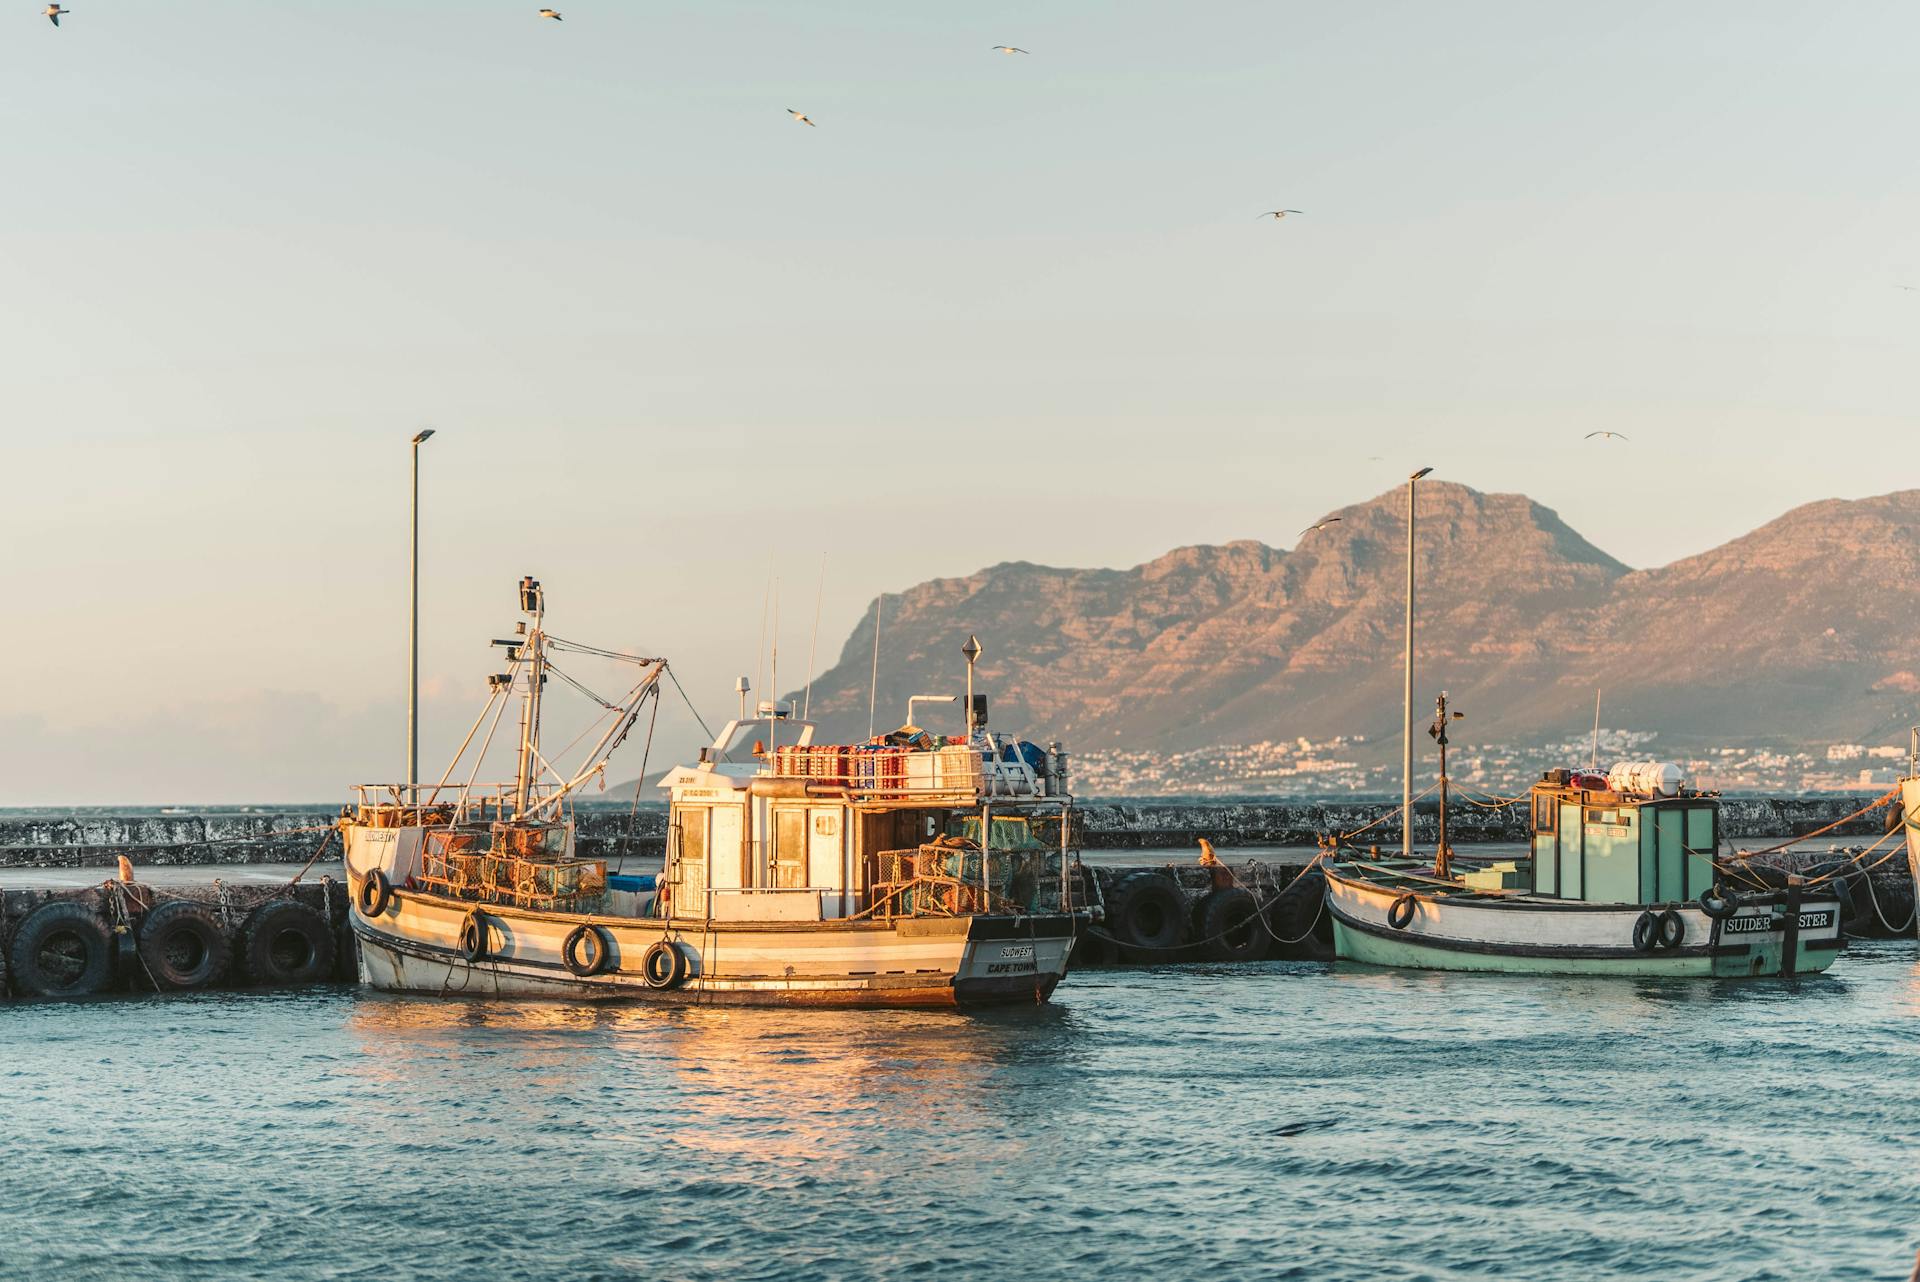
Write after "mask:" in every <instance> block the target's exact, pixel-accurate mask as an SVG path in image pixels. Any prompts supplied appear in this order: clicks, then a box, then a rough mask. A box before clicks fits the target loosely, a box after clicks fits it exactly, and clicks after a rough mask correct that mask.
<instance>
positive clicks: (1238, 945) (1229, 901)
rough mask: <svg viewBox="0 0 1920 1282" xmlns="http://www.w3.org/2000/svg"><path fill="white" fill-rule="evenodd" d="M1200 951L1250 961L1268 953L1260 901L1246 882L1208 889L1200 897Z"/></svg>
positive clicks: (1225, 959)
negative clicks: (1247, 886) (1239, 884)
mask: <svg viewBox="0 0 1920 1282" xmlns="http://www.w3.org/2000/svg"><path fill="white" fill-rule="evenodd" d="M1196 915H1197V916H1198V918H1199V936H1200V938H1199V944H1200V955H1201V956H1202V957H1205V958H1206V959H1207V960H1208V961H1217V962H1250V961H1259V960H1260V959H1261V958H1262V957H1265V956H1266V955H1267V927H1266V923H1265V922H1264V921H1262V920H1261V919H1260V901H1259V900H1257V899H1255V898H1254V897H1253V892H1252V891H1250V890H1247V889H1246V888H1245V887H1242V886H1223V887H1221V888H1220V889H1219V890H1211V891H1208V892H1207V894H1206V895H1205V896H1204V897H1203V898H1202V899H1201V900H1200V910H1199V912H1198V914H1196Z"/></svg>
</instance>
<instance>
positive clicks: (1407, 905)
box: [1387, 895, 1420, 930]
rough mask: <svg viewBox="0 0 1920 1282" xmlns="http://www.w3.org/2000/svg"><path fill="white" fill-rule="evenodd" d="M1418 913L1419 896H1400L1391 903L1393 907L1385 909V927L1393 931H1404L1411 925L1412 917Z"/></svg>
mask: <svg viewBox="0 0 1920 1282" xmlns="http://www.w3.org/2000/svg"><path fill="white" fill-rule="evenodd" d="M1419 911H1420V896H1418V895H1402V896H1400V898H1398V899H1396V900H1394V901H1393V907H1391V908H1389V909H1387V925H1389V926H1391V927H1393V928H1394V929H1395V930H1405V929H1406V928H1407V927H1409V926H1411V925H1413V915H1414V914H1415V913H1417V912H1419Z"/></svg>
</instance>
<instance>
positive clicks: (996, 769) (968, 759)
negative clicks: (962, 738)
mask: <svg viewBox="0 0 1920 1282" xmlns="http://www.w3.org/2000/svg"><path fill="white" fill-rule="evenodd" d="M767 758H768V759H767V770H768V772H769V773H770V774H772V775H774V776H777V777H779V778H784V779H802V780H805V781H807V782H809V783H818V784H824V785H827V786H829V787H839V788H845V789H846V790H847V791H848V792H849V793H851V794H853V795H854V796H856V797H859V798H866V799H870V800H876V801H884V800H896V801H928V802H932V801H964V802H972V801H975V800H978V799H980V798H982V797H1046V796H1049V795H1054V794H1050V792H1049V780H1048V778H1047V777H1045V776H1042V775H1040V774H1038V773H1036V772H1035V771H1034V770H1033V768H1032V767H1031V766H1029V765H1027V764H1026V763H1025V762H1024V761H1003V760H994V759H989V758H988V757H987V756H986V755H985V754H984V753H983V752H982V751H981V749H979V748H978V747H975V746H972V745H969V744H947V745H944V746H941V747H937V748H908V747H898V746H893V745H874V744H858V745H837V744H809V745H792V746H787V747H778V748H775V749H774V750H773V751H772V752H770V753H768V754H767ZM1054 791H1055V793H1057V792H1058V791H1060V790H1059V789H1055V790H1054Z"/></svg>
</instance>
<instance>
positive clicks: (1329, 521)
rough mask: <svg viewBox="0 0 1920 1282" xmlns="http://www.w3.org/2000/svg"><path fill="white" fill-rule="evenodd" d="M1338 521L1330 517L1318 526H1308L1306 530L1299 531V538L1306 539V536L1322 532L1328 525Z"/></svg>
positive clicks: (1335, 517)
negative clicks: (1316, 531)
mask: <svg viewBox="0 0 1920 1282" xmlns="http://www.w3.org/2000/svg"><path fill="white" fill-rule="evenodd" d="M1338 520H1340V518H1339V517H1337V516H1330V517H1328V518H1327V519H1326V520H1324V521H1322V522H1320V524H1318V525H1309V526H1308V527H1307V528H1306V529H1304V530H1302V531H1300V537H1301V538H1303V539H1304V538H1305V537H1307V535H1309V534H1312V533H1313V532H1314V531H1315V530H1324V529H1326V528H1327V527H1328V526H1329V525H1332V524H1334V523H1335V522H1337V521H1338Z"/></svg>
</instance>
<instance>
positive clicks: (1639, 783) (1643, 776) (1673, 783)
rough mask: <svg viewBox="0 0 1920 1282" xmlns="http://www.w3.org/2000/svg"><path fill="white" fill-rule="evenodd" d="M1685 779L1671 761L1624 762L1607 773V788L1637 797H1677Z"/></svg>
mask: <svg viewBox="0 0 1920 1282" xmlns="http://www.w3.org/2000/svg"><path fill="white" fill-rule="evenodd" d="M1683 778H1685V775H1683V774H1682V773H1681V770H1680V767H1679V766H1676V765H1675V764H1673V762H1671V761H1623V762H1621V763H1620V764H1619V765H1617V766H1615V767H1614V768H1613V769H1611V770H1609V771H1607V787H1608V788H1610V789H1612V790H1613V791H1614V792H1624V793H1627V794H1628V795H1630V796H1635V797H1677V796H1679V795H1680V780H1681V779H1683Z"/></svg>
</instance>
